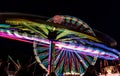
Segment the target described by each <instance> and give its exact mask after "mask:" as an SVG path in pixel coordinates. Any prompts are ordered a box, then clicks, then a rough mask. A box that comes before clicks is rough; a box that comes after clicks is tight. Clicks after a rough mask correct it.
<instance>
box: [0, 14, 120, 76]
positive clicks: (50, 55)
mask: <svg viewBox="0 0 120 76" xmlns="http://www.w3.org/2000/svg"><path fill="white" fill-rule="evenodd" d="M0 15H1V22H0V23H1V24H0V36H1V37H5V38H10V39H16V40H20V41H24V42H28V43H32V44H33V48H34V49H33V51H34V55H35V58H36V61H37V62H38V63H39V65H40V66H42V68H43V69H45V70H46V71H47V72H48V73H49V74H50V73H51V72H55V73H56V74H57V75H62V74H63V73H68V72H69V73H73V72H74V73H80V74H81V73H84V71H85V70H86V69H87V68H88V66H89V65H94V64H95V62H96V60H97V58H98V57H99V58H104V59H109V60H114V59H118V58H119V55H120V53H119V52H118V51H117V50H115V49H113V48H110V47H108V46H106V45H104V44H106V42H104V39H102V38H98V37H97V36H98V35H96V32H97V34H98V33H99V34H101V35H104V34H102V33H100V32H98V31H94V30H92V29H91V28H90V27H89V26H88V24H86V23H85V22H83V21H82V20H80V19H78V18H76V17H72V16H68V15H56V16H54V17H53V18H50V19H48V20H46V21H45V20H41V18H39V16H34V15H27V14H8V13H7V14H0ZM104 37H105V39H108V43H110V44H115V43H116V42H115V41H114V40H113V39H112V38H110V37H108V36H106V35H104Z"/></svg>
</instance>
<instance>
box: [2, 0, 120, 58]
mask: <svg viewBox="0 0 120 76" xmlns="http://www.w3.org/2000/svg"><path fill="white" fill-rule="evenodd" d="M119 4H120V2H119V0H71V1H70V0H51V1H50V0H48V1H47V0H46V1H45V0H43V1H41V0H38V1H37V0H19V1H18V0H9V1H7V0H3V1H0V12H20V13H29V14H35V15H40V16H47V17H52V16H54V15H56V14H60V15H71V16H75V17H78V18H80V19H82V20H83V21H85V22H86V23H87V24H88V25H89V26H90V27H91V28H94V29H97V30H99V31H101V32H104V33H106V34H108V35H109V36H111V37H112V38H114V39H115V40H116V41H117V42H118V45H117V46H116V47H114V48H116V49H118V50H120V40H119V39H120V28H119V27H120V21H119V20H120V5H119ZM0 42H1V44H0V49H2V50H4V49H5V50H6V51H7V50H8V49H9V50H11V51H15V50H16V48H17V50H18V52H17V54H18V53H19V54H20V53H21V50H22V51H23V50H25V49H27V50H25V51H24V53H21V55H24V56H26V54H27V53H28V52H29V51H30V52H29V55H32V53H33V52H32V50H31V49H32V45H31V44H28V43H23V42H19V41H14V40H8V39H3V38H0ZM21 44H22V46H23V47H22V48H21ZM6 48H7V49H6ZM2 53H6V52H5V51H4V52H3V51H2ZM17 54H15V55H16V56H17Z"/></svg>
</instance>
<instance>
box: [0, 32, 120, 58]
mask: <svg viewBox="0 0 120 76" xmlns="http://www.w3.org/2000/svg"><path fill="white" fill-rule="evenodd" d="M0 36H1V37H5V38H10V39H14V40H19V41H23V42H29V43H33V41H37V42H40V43H45V44H50V40H48V39H41V38H35V37H34V36H33V37H28V36H27V35H26V36H25V34H23V35H20V34H18V32H13V33H11V32H10V30H7V31H6V32H4V31H1V32H0ZM86 42H87V43H89V44H93V45H96V46H98V45H99V47H102V48H104V49H105V50H110V51H115V52H116V53H117V54H119V52H117V50H115V49H112V48H109V47H107V46H105V45H102V44H99V43H95V42H88V41H86ZM53 43H54V44H55V46H56V47H58V48H57V49H66V51H67V50H68V51H71V52H78V53H82V54H86V55H90V56H96V57H99V58H105V59H109V60H114V59H118V58H119V57H118V56H117V55H115V54H113V53H110V52H109V51H108V52H104V49H99V48H93V47H86V46H82V45H77V46H76V44H74V45H73V44H68V43H63V42H59V41H53ZM59 47H60V48H59Z"/></svg>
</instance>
